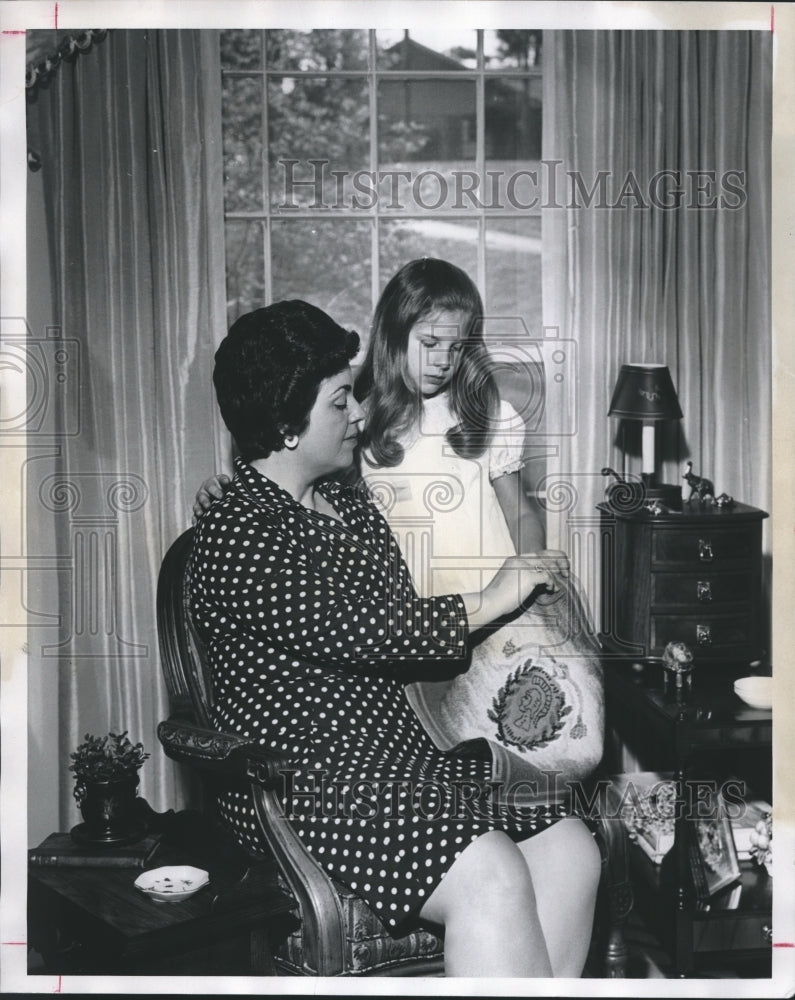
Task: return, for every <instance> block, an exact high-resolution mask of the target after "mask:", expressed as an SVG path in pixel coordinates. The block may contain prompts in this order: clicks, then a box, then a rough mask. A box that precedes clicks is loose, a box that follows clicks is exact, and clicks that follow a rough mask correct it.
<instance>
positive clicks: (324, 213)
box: [221, 28, 544, 314]
mask: <svg viewBox="0 0 795 1000" xmlns="http://www.w3.org/2000/svg"><path fill="white" fill-rule="evenodd" d="M258 30H259V33H260V39H259V43H260V60H259V62H260V64H259V66H257V67H246V68H228V67H224V66H223V64H222V66H221V75H222V86H223V80H224V78H235V77H240V78H246V77H247V78H258V79H261V81H262V82H261V86H262V95H263V101H262V109H261V130H262V131H261V134H262V171H261V181H262V190H261V197H262V206H263V207H262V208H261V209H254V210H250V211H242V210H227V208H226V205H224V226H225V233H226V225H227V223H229V222H260V223H262V241H263V245H262V254H263V262H264V272H265V273H264V276H263V279H264V291H263V294H264V299H265V301H264V303H263V304H265V305H267V304H269V303H271V302H273V268H272V231H273V222H274V221H277V220H278V221H279V222H282V221H284V220H285V219H287V218H289V219H290V220H291V221H292V220H296V221H297V220H307V221H308V220H311V219H318V220H323V221H330V220H334V221H340V222H342V221H345V220H348V221H351V220H355V221H357V222H363V221H369V224H370V263H371V281H370V284H371V288H370V297H371V303H370V310H371V314H372V311H373V310H374V309H375V305H376V303H377V301H378V297H379V295H380V293H381V290H382V287H383V282H382V279H381V260H380V253H379V248H380V240H379V237H380V227H381V224H382V223H383V222H387V223H389V222H394V221H395V220H396V219H400V220H410V219H423V218H425V219H427V218H428V217H429V216H430V215H432V217H433V218H434V219H439V220H442V221H450V220H455V221H461V220H462V218H466V220H467V222H469V223H471V222H472V221H476V223H477V228H476V234H477V235H476V240H477V245H476V261H477V264H476V266H477V273H476V274H475V275H474V276H473V277H474V279H475V281H476V284H477V286H478V288H479V289H480V291H481V295H482V297H483V302H484V308H485V309H486V311H487V312H488V309H489V303H488V299H487V295H488V285H487V280H486V279H487V261H486V224H487V220H488V219H489V218H500V219H511V218H515V219H523V220H525V219H527V218H528V217H538V218H540V216H541V208H540V206H539V207H537V208H533V209H526V208H521V207H516V206H509V205H506V206H501V207H489V206H487V205H484V206H483V207H477V206H474V205H473V206H470V207H468V208H467V209H466V210H465V211H462V210H461V209H447V208H438V209H433V210H429V209H426V210H425V211H422V210H403V211H401V212H400V214H399V215H398V214H397V213H396V212H395V211H392V212H390V211H389V210H385V209H384V207H383V206H382V205H381V200H382V199H380V198H379V199H376V202H375V205H373V206H372V207H364V208H362V207H358V208H354V207H349V206H335V208H334V209H333V210H330V209H312V208H305V207H297V208H296V210H295V211H294V212H291V214H290V216H289V217H288V216H285V215H284V213H283V212H278V211H276V210H275V209H274V206H273V205H272V204H271V176H270V175H271V170H272V166H271V163H270V156H269V129H268V126H269V114H268V113H269V102H268V83H269V81H270V80H272V79H275V78H285V77H294V78H296V79H299V78H300V79H311V78H315V79H328V78H331V77H333V78H339V79H359V80H366V81H367V84H368V102H369V121H370V135H369V163H368V166H367V168H366V169H367V170H370V171H377V170H378V169H379V151H378V86H379V82H380V81H382V80H389V79H393V80H406V79H408V80H411V79H414V80H423V79H439V80H453V81H472V82H474V84H475V156H474V164H473V168H472V169H473V170H474V171H475V173H476V174H477V176H478V177H481V178H485V177H486V169H487V162H488V161H487V158H486V81H487V80H489V79H495V78H499V77H507V78H510V79H528V80H530V79H542V78H543V71H544V63H543V59H542V60H541V62H540V63H539V64H538V65H534V66H531V67H527V68H522V67H519V66H517V67H510V66H508V67H506V66H499V67H489V66H487V64H486V59H485V54H484V38H485V29H483V28H476V29H472V30H473V31H474V32H475V39H476V49H475V51H476V66H475V67H474V68H470V67H466V66H462V68H461V69H451V70H442V69H439V70H429V69H417V70H411V69H384V68H380V67H379V66H378V57H379V50H378V42H377V30H378V29H374V28H369V29H360V30H366V31H367V32H368V66H367V68H362V69H339V70H336V69H334V70H330V69H310V70H301V69H295V70H291V69H286V68H284V67H274V68H271V67H269V65H268V49H267V34H268V32H269V31H272V30H280V29H267V28H263V29H258ZM408 30H409V31H411V29H410V28H409V29H408ZM538 34H539V37H541V38H543V32H542V31H541V30H540V29H539V31H538ZM542 155H543V153H542ZM225 242H226V238H225ZM387 277H388V276H387ZM539 292H540V289H539Z"/></svg>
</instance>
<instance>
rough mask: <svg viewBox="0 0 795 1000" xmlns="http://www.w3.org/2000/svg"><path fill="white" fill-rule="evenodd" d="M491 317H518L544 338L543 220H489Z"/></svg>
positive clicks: (488, 263)
mask: <svg viewBox="0 0 795 1000" xmlns="http://www.w3.org/2000/svg"><path fill="white" fill-rule="evenodd" d="M486 302H487V309H488V313H489V316H495V317H497V316H499V317H509V318H513V317H518V318H520V319H521V320H523V321H524V323H525V325H526V326H527V329H528V330H529V332H530V336H531V337H540V336H541V326H542V317H541V218H540V217H539V216H528V217H525V218H521V219H505V218H502V219H497V218H493V217H489V218H488V219H487V220H486Z"/></svg>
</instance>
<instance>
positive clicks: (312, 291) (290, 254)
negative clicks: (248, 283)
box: [271, 219, 372, 341]
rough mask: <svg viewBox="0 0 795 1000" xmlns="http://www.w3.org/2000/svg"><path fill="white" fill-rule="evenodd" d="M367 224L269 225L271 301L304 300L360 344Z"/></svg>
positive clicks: (366, 304) (366, 292)
mask: <svg viewBox="0 0 795 1000" xmlns="http://www.w3.org/2000/svg"><path fill="white" fill-rule="evenodd" d="M370 256H371V254H370V223H369V222H347V221H345V222H332V221H330V220H329V221H326V220H319V219H310V220H300V221H299V220H289V221H287V220H285V221H282V220H278V221H274V223H273V229H272V233H271V259H272V262H273V263H272V268H273V270H272V283H273V300H274V302H277V301H279V300H280V299H305V300H306V301H307V302H311V303H313V304H314V305H316V306H319V307H320V308H321V309H325V310H326V312H328V314H329V315H330V316H331V317H332V318H333V319H335V320H336V321H337V322H338V323H339V324H340V325H341V326H344V327H348V328H352V329H354V330H356V331H357V333H358V334H359V336H360V337H361V338H362V340H363V341H364V339H365V337H366V334H367V330H368V329H369V326H370V314H371V311H372V306H371V294H370V285H371V273H372V271H371V265H370Z"/></svg>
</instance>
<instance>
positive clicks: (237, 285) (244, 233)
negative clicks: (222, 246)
mask: <svg viewBox="0 0 795 1000" xmlns="http://www.w3.org/2000/svg"><path fill="white" fill-rule="evenodd" d="M263 247H264V230H263V223H261V222H242V221H241V222H235V221H231V222H227V224H226V306H227V320H228V323H229V325H230V326H231V325H232V323H234V321H235V320H236V319H237V318H238V316H242V315H243V313H247V312H251V310H252V309H259V308H261V307H262V306H264V305H265V258H264V250H263Z"/></svg>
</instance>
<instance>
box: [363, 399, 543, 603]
mask: <svg viewBox="0 0 795 1000" xmlns="http://www.w3.org/2000/svg"><path fill="white" fill-rule="evenodd" d="M455 423H456V420H455V417H454V416H453V414H452V413H451V411H450V406H449V402H448V396H447V394H446V393H442V394H440V395H438V396H434V397H432V398H431V399H427V400H425V403H424V406H423V413H422V418H421V422H420V427H419V428H418V429H417V430H416V431H415V433H414V434H413V435H412V436H411V438H410V439H409V440H408V441H405V442H401V443H402V444H403V445H404V448H405V454H404V456H403V460H402V462H401V463H400V465H396V466H392V467H390V468H380V469H377V468H373V467H372V466H369V465H368V464H367V462H366V461H365V462H364V463H363V466H362V474H363V478H364V479H365V481H366V482H367V485H368V487H369V488H370V491H371V494H372V495H373V497H374V498H375V500H376V504H377V505H378V506H380V508H381V511H382V513H383V514H384V515H385V516H386V519H387V520H388V521H389V526H390V527H391V528H392V531H393V532H394V533H395V535H396V536H397V538H398V541H399V543H400V547H401V551H402V552H403V557H404V559H405V560H406V562H407V564H408V567H409V570H410V571H411V575H412V578H413V580H414V585H415V587H416V588H417V592H418V593H419V594H420V595H421V596H422V597H431V596H433V595H434V594H455V593H458V594H462V593H471V592H474V591H479V590H482V589H483V588H484V587H485V586H486V584H487V583H488V582H489V580H491V578H492V577H493V576H494V574H495V573H496V572H497V570H498V569H499V567H500V566H501V565H502V562H503V560H504V559H505V558H506V557H508V556H511V555H515V554H516V549H515V547H514V544H513V540H512V539H511V535H510V532H509V530H508V525H507V524H506V521H505V515H504V514H503V512H502V508H501V507H500V504H499V501H498V500H497V494H496V493H495V491H494V488H493V486H492V485H491V484H492V482H493V481H494V479H496V478H497V477H498V476H502V475H507V474H509V473H512V472H518V471H519V470H520V469H521V468H522V450H523V447H524V435H525V428H524V424H523V423H522V420H521V418H520V417H519V415H518V414H517V412H516V410H514V408H513V407H512V406H511V404H510V403H507V402H505V401H504V400H503V401H502V402H501V403H500V411H499V418H498V421H497V429H496V433H495V434H494V437H493V439H492V442H491V444H490V446H489V448H488V449H487V450H486V452H485V453H484V454H483V455H482V456H480V458H476V459H467V458H461V457H460V456H459V455H456V453H455V452H454V451H453V449H452V448H451V447H450V445H449V444H448V443H447V440H446V438H445V434H446V433H447V431H448V430H449V429H450V428H451V427H453V426H454V425H455Z"/></svg>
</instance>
